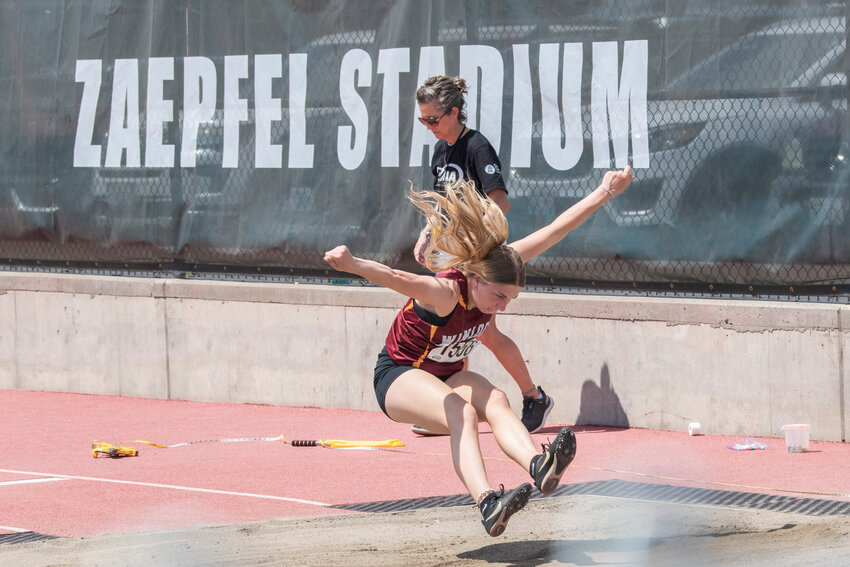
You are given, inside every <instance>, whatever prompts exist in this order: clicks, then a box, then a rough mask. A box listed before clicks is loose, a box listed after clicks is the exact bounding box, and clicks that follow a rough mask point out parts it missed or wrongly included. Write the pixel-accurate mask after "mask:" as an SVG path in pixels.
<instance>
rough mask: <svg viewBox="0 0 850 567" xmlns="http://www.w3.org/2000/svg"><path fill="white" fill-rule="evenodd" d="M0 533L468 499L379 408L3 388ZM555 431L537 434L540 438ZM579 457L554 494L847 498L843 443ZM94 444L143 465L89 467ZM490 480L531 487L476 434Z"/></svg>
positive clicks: (680, 437) (418, 441)
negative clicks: (608, 486) (653, 489)
mask: <svg viewBox="0 0 850 567" xmlns="http://www.w3.org/2000/svg"><path fill="white" fill-rule="evenodd" d="M0 415H2V435H0V534H2V533H13V532H16V531H22V532H23V531H32V532H36V533H41V534H47V535H55V536H75V537H81V536H90V535H96V534H107V533H129V532H141V531H160V530H170V529H178V528H186V527H190V526H195V525H222V524H235V523H239V522H249V521H262V520H267V519H271V518H277V517H288V516H312V515H320V514H350V513H358V512H349V511H345V510H339V509H335V508H331V507H329V506H330V505H338V504H352V503H360V502H374V501H382V500H395V499H404V498H418V497H429V496H445V495H453V494H461V493H464V492H465V490H464V488H463V485H462V484H461V483H460V481H459V480H458V479H457V477H456V476H455V474H454V471H453V469H452V464H451V459H450V457H449V455H448V452H449V440H448V438H447V437H418V436H416V435H414V434H413V433H411V432H410V428H409V427H408V426H407V425H402V424H397V423H394V422H392V421H390V420H389V419H388V418H386V417H385V416H384V415H383V414H381V413H374V412H365V411H354V410H344V409H324V408H300V407H278V406H265V405H253V404H226V403H202V402H181V401H165V400H151V399H138V398H125V397H113V396H95V395H81V394H61V393H51V392H28V391H13V390H0ZM558 427H559V426H557V425H554V424H552V425H549V426H547V427H546V428H544V430H543V431H542V432H541V433H538V434H535V435H534V436H533V437H534V439H535V441H536V442H538V443H543V442H546V440H547V438H553V437H554V434H555V433H556V432H557V431H558ZM576 433H577V438H578V454H577V456H576V459H575V461H573V464H572V466H571V467H570V470H569V471H568V473H567V474H566V475H565V476H564V478H563V479H562V484H563V483H580V482H588V481H594V480H610V479H621V480H627V481H636V482H655V483H661V484H670V485H677V486H695V487H700V488H715V489H721V490H735V491H741V492H770V493H777V494H785V495H790V496H801V497H810V498H826V499H837V500H847V499H850V496H847V495H848V494H850V476H848V475H847V472H846V463H847V462H850V444H848V443H835V442H817V441H812V442H811V444H810V452H808V453H805V454H789V453H786V452H785V445H784V440H783V439H781V438H758V439H759V440H760V441H762V442H764V443H766V444H767V445H769V447H768V448H767V449H765V450H760V451H733V450H731V449H728V448H727V446H728V445H731V444H734V443H736V442H739V441H742V440H743V437H741V436H738V437H728V436H713V435H705V436H695V437H690V436H688V434H687V433H681V432H670V431H654V430H647V429H636V428H630V429H612V428H598V427H596V428H594V427H576ZM281 434H283V435H284V436H285V438H286V439H287V440H292V439H345V440H383V439H392V438H396V439H400V440H401V441H403V442H404V443H405V444H406V446H405V447H403V448H400V449H397V450H374V449H373V450H352V449H328V448H321V447H293V446H291V445H288V444H285V443H283V442H279V441H275V442H268V441H251V442H235V443H198V444H194V445H189V446H184V447H175V448H169V449H158V448H154V447H149V446H146V445H143V444H139V443H134V441H135V440H138V439H141V440H146V441H152V442H155V443H159V444H163V445H170V444H175V443H181V442H186V441H197V440H204V439H230V438H258V437H259V438H264V437H275V436H278V435H281ZM94 441H102V442H108V443H113V444H123V445H130V446H132V447H134V448H136V449H139V451H140V454H139V456H138V457H125V458H121V459H110V458H105V457H100V458H97V459H94V458H92V455H91V444H92V442H94ZM481 444H482V451H483V452H484V455H485V457H487V458H488V463H487V469H488V473H489V476H490V480H491V482H492V483H493V484H494V485H496V486H498V485H499V484H500V483H501V484H504V485H505V486H507V487H511V486H515V485H517V484H519V483H521V482H526V481H527V480H528V475H527V473H526V472H525V471H524V470H523V469H522V468H521V467H519V466H517V465H516V464H514V463H512V462H509V461H507V460H506V459H505V457H504V455H503V454H502V453H501V451H500V450H499V448H498V446H497V445H496V443H495V440H494V439H493V437H492V435H491V434H490V433H489V431H488V430H486V426H482V435H481Z"/></svg>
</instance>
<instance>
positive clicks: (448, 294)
mask: <svg viewBox="0 0 850 567" xmlns="http://www.w3.org/2000/svg"><path fill="white" fill-rule="evenodd" d="M325 262H327V263H328V264H330V265H331V266H332V267H333V268H334V269H335V270H339V271H340V272H348V273H350V274H355V275H358V276H361V277H363V278H366V279H367V280H369V281H370V282H372V283H374V284H378V285H381V286H384V287H387V288H389V289H391V290H393V291H396V292H398V293H400V294H402V295H404V296H406V297H412V298H414V299H416V300H417V301H419V303H421V304H422V305H423V306H424V307H425V308H426V309H428V310H429V311H434V312H435V313H436V314H437V315H439V316H441V317H443V316H445V315H448V314H449V313H451V312H452V311H453V310H454V308H455V305H457V302H458V298H459V297H460V288H459V287H458V285H457V282H455V281H452V280H448V279H445V278H435V277H434V276H424V275H419V274H412V273H410V272H405V271H403V270H395V269H393V268H390V267H389V266H386V265H384V264H381V263H379V262H374V261H372V260H365V259H363V258H358V257H356V256H353V255H352V254H351V252H350V251H349V250H348V246H344V245H343V246H337V247H336V248H334V249H333V250H329V251H327V252H325Z"/></svg>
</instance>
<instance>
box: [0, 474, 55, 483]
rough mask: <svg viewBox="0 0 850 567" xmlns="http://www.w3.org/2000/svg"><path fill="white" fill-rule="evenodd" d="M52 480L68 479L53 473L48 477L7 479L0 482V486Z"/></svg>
mask: <svg viewBox="0 0 850 567" xmlns="http://www.w3.org/2000/svg"><path fill="white" fill-rule="evenodd" d="M54 480H68V479H67V478H55V477H54V476H53V475H50V477H48V478H26V479H24V480H7V481H4V482H0V486H9V485H12V484H30V483H33V482H53V481H54Z"/></svg>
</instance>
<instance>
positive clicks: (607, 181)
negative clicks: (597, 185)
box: [602, 165, 635, 195]
mask: <svg viewBox="0 0 850 567" xmlns="http://www.w3.org/2000/svg"><path fill="white" fill-rule="evenodd" d="M634 178H635V174H634V172H633V171H632V166H630V165H627V166H626V169H622V170H617V169H614V170H611V171H606V172H605V177H603V178H602V185H604V186H605V187H607V188H609V189H610V190H611V191H613V192H614V194H615V195H619V194H620V193H622V192H623V191H625V190H626V187H628V186H629V183H631V182H632V179H634Z"/></svg>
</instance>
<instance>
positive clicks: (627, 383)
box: [0, 273, 850, 440]
mask: <svg viewBox="0 0 850 567" xmlns="http://www.w3.org/2000/svg"><path fill="white" fill-rule="evenodd" d="M403 301H404V299H403V298H401V297H400V296H398V295H396V294H394V293H393V292H390V291H388V290H384V289H378V288H365V287H344V286H320V285H303V284H272V283H243V282H213V281H192V280H188V281H187V280H179V279H144V278H123V277H89V276H79V275H49V274H22V273H0V389H26V390H53V391H66V392H80V393H93V394H109V395H123V396H140V397H151V398H167V399H187V400H202V401H231V402H255V403H266V404H279V405H296V406H305V405H311V406H325V407H348V408H355V409H365V410H372V411H378V407H377V404H376V402H375V399H374V394H373V392H372V386H371V383H372V368H373V365H374V360H375V357H376V355H377V353H378V351H379V350H380V347H381V345H382V343H383V340H384V337H385V335H386V331H387V329H388V328H389V324H390V322H391V320H392V318H393V317H394V315H395V313H396V310H397V309H398V308H399V307H400V306H401V304H402V303H403ZM498 324H499V327H500V328H501V329H502V330H503V331H505V333H506V334H508V335H509V336H511V337H512V338H513V339H514V340H515V341H516V342H517V343H518V344H519V346H520V348H521V350H522V352H523V354H524V355H525V358H526V359H527V361H528V364H529V367H530V370H531V372H532V375H533V376H534V377H535V380H536V381H537V382H538V383H539V384H541V385H542V386H543V387H544V388H545V389H546V391H547V393H549V394H550V395H551V396H552V397H553V398H554V399H555V401H556V404H555V409H554V410H553V413H552V414H551V417H550V421H553V422H563V423H578V424H600V425H630V426H633V427H649V428H659V429H671V430H681V431H684V430H686V429H687V425H688V423H689V422H691V421H699V422H700V423H701V424H702V429H703V431H704V432H705V433H718V434H730V435H742V436H743V435H772V436H781V435H782V432H781V429H780V428H781V426H782V425H783V424H785V423H799V422H803V423H811V424H812V438H814V439H828V440H845V439H846V438H847V425H846V420H845V408H847V407H848V398H850V388H848V387H847V386H848V370H847V368H846V367H845V363H844V352H845V351H847V350H848V348H850V306H846V305H832V304H805V303H781V302H761V301H758V302H757V301H722V300H700V299H669V298H634V297H603V296H573V295H562V294H540V293H529V292H524V293H523V294H522V295H520V297H519V298H518V299H517V300H516V301H514V302H513V303H512V304H511V305H510V307H509V312H508V313H505V314H503V315H500V316H499V317H498ZM471 363H472V368H473V369H476V370H478V371H480V372H481V373H483V374H485V375H487V376H488V377H490V378H491V379H492V380H493V382H494V383H496V384H497V385H499V386H500V387H502V388H504V389H505V390H506V391H507V392H508V393H509V394H510V396H511V399H512V402H513V403H514V405H515V407H517V409H519V407H520V396H519V391H518V389H517V388H516V386H515V385H514V384H513V381H512V380H511V379H510V377H509V376H508V375H507V374H506V373H505V372H504V370H502V369H501V367H500V366H499V365H498V363H497V362H496V360H495V357H493V356H492V354H490V353H489V352H488V351H486V349H484V348H483V347H482V348H479V349H477V350H476V351H475V352H474V353H473V357H472V361H471Z"/></svg>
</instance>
